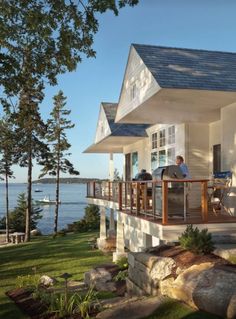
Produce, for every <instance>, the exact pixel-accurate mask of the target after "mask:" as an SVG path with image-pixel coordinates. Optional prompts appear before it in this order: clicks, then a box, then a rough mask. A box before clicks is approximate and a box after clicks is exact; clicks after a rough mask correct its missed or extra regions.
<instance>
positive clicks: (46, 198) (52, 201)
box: [37, 196, 61, 205]
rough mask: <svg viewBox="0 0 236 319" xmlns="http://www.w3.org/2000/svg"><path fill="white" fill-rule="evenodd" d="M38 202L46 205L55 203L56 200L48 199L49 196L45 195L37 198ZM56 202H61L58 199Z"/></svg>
mask: <svg viewBox="0 0 236 319" xmlns="http://www.w3.org/2000/svg"><path fill="white" fill-rule="evenodd" d="M37 202H38V203H40V204H46V205H55V204H56V201H55V200H53V199H50V196H45V197H44V198H43V199H38V200H37ZM58 204H61V201H60V200H59V201H58Z"/></svg>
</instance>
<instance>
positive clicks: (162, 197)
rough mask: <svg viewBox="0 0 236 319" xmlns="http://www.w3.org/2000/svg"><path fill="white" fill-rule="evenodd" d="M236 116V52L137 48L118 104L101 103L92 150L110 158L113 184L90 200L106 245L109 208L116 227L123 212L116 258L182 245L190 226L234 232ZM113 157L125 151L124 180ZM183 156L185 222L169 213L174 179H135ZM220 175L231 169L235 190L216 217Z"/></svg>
mask: <svg viewBox="0 0 236 319" xmlns="http://www.w3.org/2000/svg"><path fill="white" fill-rule="evenodd" d="M235 119H236V53H230V52H219V51H207V50H194V49H182V48H170V47H161V46H152V45H140V44H133V45H131V48H130V52H129V57H128V62H127V66H126V70H125V74H124V79H123V84H122V88H121V93H120V98H119V102H118V103H117V104H114V103H102V104H101V109H100V114H99V121H98V126H97V131H96V138H95V143H94V144H93V145H92V146H91V147H89V148H88V149H87V150H86V151H85V152H90V153H108V154H111V155H110V182H106V183H105V184H103V185H101V184H100V185H98V184H96V183H93V184H91V185H89V187H88V201H89V203H95V204H98V205H100V206H101V208H102V209H101V232H100V239H101V241H100V242H102V241H103V240H104V239H105V238H106V236H107V233H106V229H105V226H104V224H105V222H104V220H105V209H106V208H107V209H108V208H109V209H111V215H110V217H111V216H112V217H111V223H110V224H111V225H114V222H113V215H114V210H115V211H117V252H116V254H115V256H114V258H116V257H117V256H119V255H120V254H123V253H124V247H127V248H128V249H130V250H132V251H139V250H142V249H144V248H146V247H148V246H152V245H156V244H158V243H159V242H160V241H162V240H163V241H173V240H176V239H177V238H178V236H179V235H180V234H181V233H182V232H183V230H184V229H185V227H186V224H188V223H193V224H197V225H198V227H199V228H206V227H207V228H208V229H209V231H211V232H212V234H213V236H215V239H217V240H219V241H223V240H224V238H225V236H226V235H227V236H230V235H231V234H233V233H234V232H235V230H236V197H235V187H236V124H235ZM113 153H122V154H124V177H125V181H124V182H123V183H122V182H119V183H118V182H112V180H113V175H112V169H113V164H112V158H113ZM176 155H182V156H183V157H184V158H185V161H186V163H187V165H188V167H189V170H190V172H191V181H188V186H187V187H189V185H191V187H190V189H188V203H189V206H188V207H186V202H184V205H183V207H184V208H183V210H184V212H183V215H181V216H182V217H183V218H180V216H179V214H178V212H177V210H178V208H176V215H175V214H172V216H170V210H169V214H168V207H169V206H168V205H169V204H168V203H169V202H168V201H169V200H170V197H171V194H170V192H169V193H168V189H169V185H170V181H169V182H165V181H159V182H148V183H136V182H132V178H134V176H135V175H136V173H137V172H138V171H140V170H141V169H143V168H144V169H146V170H147V171H149V172H152V171H153V170H154V169H155V168H157V167H159V166H165V165H171V164H174V162H175V157H176ZM217 171H231V172H232V188H231V192H230V194H229V196H227V198H226V199H225V206H226V209H225V210H223V211H222V212H220V213H219V214H213V213H212V211H211V210H210V209H209V205H208V198H209V197H208V185H209V183H208V180H209V179H210V178H211V176H212V174H213V173H214V172H217ZM179 183H182V185H183V183H184V185H186V183H187V181H186V182H184V181H179ZM158 187H159V188H158ZM148 189H149V194H148ZM150 189H151V194H150ZM184 190H185V187H184ZM157 193H158V194H159V195H158V196H159V197H157ZM184 196H185V195H184ZM159 202H160V205H161V208H160V205H159V206H158V203H159ZM231 237H232V238H231V239H233V235H232V236H231ZM227 240H228V239H227Z"/></svg>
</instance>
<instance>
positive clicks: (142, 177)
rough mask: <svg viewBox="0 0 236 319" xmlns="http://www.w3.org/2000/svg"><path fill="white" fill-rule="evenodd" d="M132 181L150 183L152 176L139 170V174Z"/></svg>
mask: <svg viewBox="0 0 236 319" xmlns="http://www.w3.org/2000/svg"><path fill="white" fill-rule="evenodd" d="M134 180H135V181H151V180H152V175H151V174H150V173H148V172H147V171H146V170H145V169H141V172H140V173H138V174H137V175H136V176H135V178H134Z"/></svg>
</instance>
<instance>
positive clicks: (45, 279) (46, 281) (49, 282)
mask: <svg viewBox="0 0 236 319" xmlns="http://www.w3.org/2000/svg"><path fill="white" fill-rule="evenodd" d="M39 282H40V284H42V285H43V286H45V287H50V286H53V285H55V283H56V282H57V280H56V279H55V278H52V277H49V276H47V275H43V276H41V277H40V279H39Z"/></svg>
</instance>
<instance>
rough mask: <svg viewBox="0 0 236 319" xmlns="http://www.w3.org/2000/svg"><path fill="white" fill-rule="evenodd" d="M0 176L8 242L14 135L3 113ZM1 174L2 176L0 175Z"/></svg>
mask: <svg viewBox="0 0 236 319" xmlns="http://www.w3.org/2000/svg"><path fill="white" fill-rule="evenodd" d="M0 132H1V134H0V155H1V158H0V178H1V179H2V180H5V189H6V193H5V202H6V214H5V221H6V222H5V225H6V242H7V243H8V242H9V195H8V194H9V184H8V183H9V178H13V177H14V176H13V171H12V169H11V167H12V165H13V164H14V162H15V154H14V152H15V135H14V131H13V125H12V123H11V121H10V116H9V114H8V115H5V116H4V117H3V118H2V119H1V120H0ZM1 176H2V177H1Z"/></svg>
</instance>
